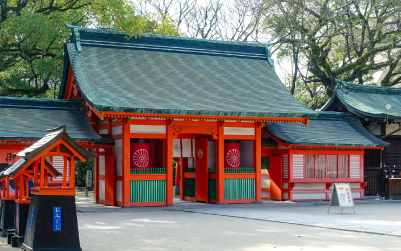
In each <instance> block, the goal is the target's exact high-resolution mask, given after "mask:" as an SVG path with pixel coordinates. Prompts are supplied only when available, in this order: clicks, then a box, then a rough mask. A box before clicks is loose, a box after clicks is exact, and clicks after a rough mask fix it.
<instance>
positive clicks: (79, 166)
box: [75, 159, 94, 187]
mask: <svg viewBox="0 0 401 251" xmlns="http://www.w3.org/2000/svg"><path fill="white" fill-rule="evenodd" d="M93 163H94V159H89V160H87V161H86V162H82V161H80V160H78V161H75V185H76V186H77V187H85V182H86V171H87V170H92V171H93V174H94V170H93Z"/></svg>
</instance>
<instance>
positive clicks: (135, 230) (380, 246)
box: [0, 199, 401, 251]
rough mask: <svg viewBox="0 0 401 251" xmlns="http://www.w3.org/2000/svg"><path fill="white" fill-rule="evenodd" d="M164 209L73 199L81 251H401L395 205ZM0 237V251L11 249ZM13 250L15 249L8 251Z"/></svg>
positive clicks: (178, 205) (400, 220)
mask: <svg viewBox="0 0 401 251" xmlns="http://www.w3.org/2000/svg"><path fill="white" fill-rule="evenodd" d="M174 202H175V204H174V206H169V207H163V208H156V207H154V208H123V209H121V208H116V207H105V206H102V205H100V204H96V203H94V202H93V201H90V200H83V199H77V210H78V213H77V214H78V221H79V234H80V240H81V247H82V249H83V250H244V251H248V250H323V249H324V250H400V247H401V217H400V212H401V203H398V202H383V201H360V202H357V204H356V206H355V210H356V214H355V215H354V214H353V211H352V208H345V209H344V210H343V215H340V213H339V212H340V209H339V208H338V207H332V208H331V209H330V214H327V208H328V206H327V204H328V202H318V203H305V202H303V203H291V202H286V203H284V202H271V201H266V202H264V203H263V204H247V205H223V206H217V205H209V204H202V203H193V202H182V201H179V200H178V199H176V200H175V201H174ZM4 242H6V239H5V238H0V249H1V250H12V248H11V247H9V246H8V245H6V244H5V243H4ZM14 250H16V249H14Z"/></svg>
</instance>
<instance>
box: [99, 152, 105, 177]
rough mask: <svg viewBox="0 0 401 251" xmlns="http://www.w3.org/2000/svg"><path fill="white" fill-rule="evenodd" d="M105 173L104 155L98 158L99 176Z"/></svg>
mask: <svg viewBox="0 0 401 251" xmlns="http://www.w3.org/2000/svg"><path fill="white" fill-rule="evenodd" d="M105 173H106V160H105V156H104V155H100V156H99V175H105Z"/></svg>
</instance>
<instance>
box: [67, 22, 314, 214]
mask: <svg viewBox="0 0 401 251" xmlns="http://www.w3.org/2000/svg"><path fill="white" fill-rule="evenodd" d="M67 28H69V29H71V31H72V35H71V38H70V43H69V44H67V45H66V47H65V60H64V62H65V67H64V74H63V80H62V86H61V91H60V95H59V99H74V100H81V101H82V102H83V103H84V109H86V110H87V111H88V114H89V116H90V120H91V123H92V124H93V126H94V128H95V129H96V130H97V132H98V133H99V134H110V135H111V137H112V138H113V139H114V141H115V146H114V148H113V149H112V150H106V149H102V148H99V149H98V150H97V151H96V154H97V155H98V158H96V169H95V175H94V178H95V199H96V201H98V202H100V203H105V204H107V205H118V206H163V205H170V204H172V203H173V159H174V158H175V159H176V160H177V162H179V164H180V166H182V168H181V169H180V173H181V175H180V189H181V198H182V199H185V200H193V201H202V202H209V203H249V202H260V201H261V200H262V195H261V130H262V128H263V127H264V126H265V123H268V122H284V123H303V124H307V123H308V119H309V118H311V117H315V116H316V115H317V113H316V112H314V111H311V110H309V109H307V108H306V107H304V106H303V105H302V104H300V103H299V102H298V101H297V100H296V99H295V98H294V97H293V96H292V95H291V94H290V93H289V92H288V91H287V89H286V88H285V87H284V86H283V85H282V83H281V82H280V80H279V78H278V77H277V75H276V73H275V72H274V69H273V61H272V60H271V58H270V52H269V48H268V45H265V44H248V43H238V42H224V41H211V40H201V39H190V38H183V37H173V36H162V35H152V34H143V35H141V36H139V37H138V38H132V39H129V40H128V41H127V39H126V35H125V34H122V33H120V32H116V31H109V30H95V29H87V28H83V27H77V26H70V25H67ZM178 148H179V149H178ZM177 149H178V150H177ZM177 151H179V154H178V153H176V152H177Z"/></svg>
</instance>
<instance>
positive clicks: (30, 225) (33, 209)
mask: <svg viewBox="0 0 401 251" xmlns="http://www.w3.org/2000/svg"><path fill="white" fill-rule="evenodd" d="M34 211H35V207H34V206H32V212H31V220H30V222H29V230H32V220H33V212H34Z"/></svg>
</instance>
